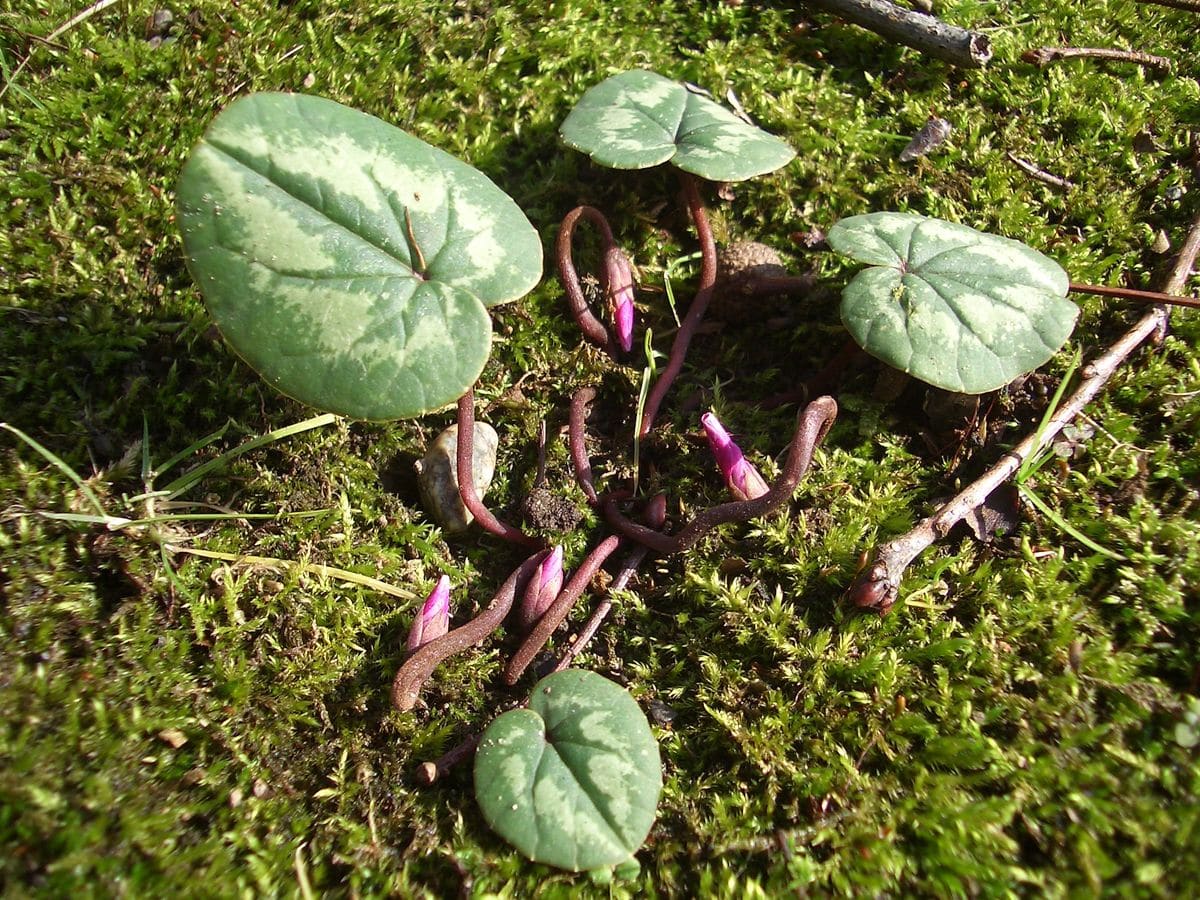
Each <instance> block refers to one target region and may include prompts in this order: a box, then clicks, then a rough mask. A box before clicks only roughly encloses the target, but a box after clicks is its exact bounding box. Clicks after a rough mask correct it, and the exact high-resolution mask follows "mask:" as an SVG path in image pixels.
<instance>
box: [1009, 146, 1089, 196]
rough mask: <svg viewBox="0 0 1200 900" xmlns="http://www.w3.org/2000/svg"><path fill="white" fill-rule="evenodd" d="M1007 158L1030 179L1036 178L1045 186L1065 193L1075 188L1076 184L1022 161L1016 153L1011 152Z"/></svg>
mask: <svg viewBox="0 0 1200 900" xmlns="http://www.w3.org/2000/svg"><path fill="white" fill-rule="evenodd" d="M1007 156H1008V158H1009V160H1010V161H1011V162H1012V164H1013V165H1014V166H1016V167H1017V168H1018V169H1020V170H1021V171H1022V172H1024V173H1025V174H1026V175H1028V176H1029V177H1031V178H1035V179H1037V180H1038V181H1040V182H1042V183H1043V184H1048V185H1050V186H1051V187H1056V188H1061V189H1062V190H1064V191H1069V190H1072V189H1073V188H1074V187H1075V182H1073V181H1069V180H1067V179H1066V178H1060V177H1059V176H1057V175H1055V174H1053V173H1051V172H1047V171H1046V170H1045V169H1040V168H1038V167H1037V166H1035V165H1034V164H1033V163H1031V162H1028V161H1026V160H1024V159H1021V157H1019V156H1017V155H1016V154H1015V153H1012V152H1009V153H1008V154H1007Z"/></svg>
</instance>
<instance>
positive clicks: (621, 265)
mask: <svg viewBox="0 0 1200 900" xmlns="http://www.w3.org/2000/svg"><path fill="white" fill-rule="evenodd" d="M604 279H605V289H606V290H607V292H608V305H609V311H610V312H611V313H612V319H613V327H614V328H615V329H616V331H617V343H619V344H620V345H621V349H622V350H624V351H625V352H626V353H628V352H629V351H630V350H632V349H633V269H632V268H631V267H630V265H629V259H628V258H627V257H626V256H625V254H624V253H622V252H621V248H620V247H610V248H609V250H608V252H607V253H605V254H604Z"/></svg>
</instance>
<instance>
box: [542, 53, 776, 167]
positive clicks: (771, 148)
mask: <svg viewBox="0 0 1200 900" xmlns="http://www.w3.org/2000/svg"><path fill="white" fill-rule="evenodd" d="M559 135H560V136H561V137H562V139H563V142H564V143H565V144H566V145H567V146H568V147H572V148H574V149H576V150H580V151H582V152H584V153H586V154H588V155H589V156H590V157H591V158H592V159H594V160H596V162H598V163H601V164H603V165H606V166H611V167H613V168H615V169H644V168H648V167H650V166H656V165H658V164H659V163H664V162H667V161H668V160H670V161H671V162H672V163H673V164H674V165H676V166H678V167H679V168H681V169H683V170H684V171H685V172H691V173H692V174H694V175H699V176H700V177H702V178H707V179H709V180H710V181H744V180H745V179H747V178H753V177H754V176H755V175H762V174H765V173H767V172H773V171H775V170H776V169H778V168H780V167H781V166H783V165H786V164H787V163H789V162H791V160H792V159H793V158H794V157H795V155H796V153H795V151H794V150H792V148H791V147H789V146H788V145H787V144H786V143H784V142H783V141H781V140H780V139H779V138H777V137H773V136H772V135H769V134H767V133H766V132H765V131H763V130H762V129H760V128H757V127H755V126H754V125H751V124H749V123H747V122H744V121H742V120H741V119H739V118H738V117H737V116H735V115H734V114H733V113H732V112H730V111H729V110H727V109H725V107H723V106H721V105H719V104H717V103H714V102H713V101H712V100H709V99H708V98H707V97H704V96H702V95H700V94H698V93H696V92H695V91H690V90H688V89H687V87H685V86H684V85H683V84H680V83H679V82H677V81H672V80H671V79H669V78H665V77H663V76H662V75H659V74H657V73H655V72H647V71H643V70H640V69H635V70H632V71H629V72H622V73H621V74H619V75H614V76H612V77H611V78H608V79H606V80H605V81H602V82H600V84H597V85H595V86H594V87H592V88H590V89H589V90H588V91H587V92H586V93H585V94H584V95H583V97H581V98H580V100H579V103H577V104H576V105H575V108H574V109H573V110H571V112H570V114H569V115H568V116H567V118H566V119H565V120H564V121H563V124H562V127H561V128H560V129H559Z"/></svg>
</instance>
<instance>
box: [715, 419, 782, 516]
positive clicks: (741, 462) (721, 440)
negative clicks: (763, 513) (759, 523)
mask: <svg viewBox="0 0 1200 900" xmlns="http://www.w3.org/2000/svg"><path fill="white" fill-rule="evenodd" d="M700 424H701V425H703V426H704V434H705V436H706V437H707V438H708V446H709V448H710V449H711V450H712V453H713V456H714V457H716V460H717V465H718V466H720V467H721V474H722V475H724V476H725V484H726V485H728V487H729V492H730V493H731V494H733V496H735V497H736V498H737V499H739V500H754V499H757V498H758V497H761V496H762V495H763V494H765V493H766V492H767V491H769V490H770V489H771V488H770V486H769V485H768V484H767V483H766V481H764V480H763V477H762V475H760V474H759V473H758V469H756V468H754V466H753V465H751V464H750V462H748V461H747V459H746V457H744V456H743V455H742V451H741V449H740V448H739V447H738V445H737V444H735V443H734V442H733V438H731V437H730V436H729V432H728V431H726V430H725V426H724V425H722V424H721V420H720V419H718V418H717V417H716V416H714V415H713V414H712V413H705V414H704V415H703V416H701V417H700Z"/></svg>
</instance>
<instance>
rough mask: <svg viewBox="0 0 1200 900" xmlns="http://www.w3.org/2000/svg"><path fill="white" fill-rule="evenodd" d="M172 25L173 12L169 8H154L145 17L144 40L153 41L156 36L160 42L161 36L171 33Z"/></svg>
mask: <svg viewBox="0 0 1200 900" xmlns="http://www.w3.org/2000/svg"><path fill="white" fill-rule="evenodd" d="M174 25H175V14H174V13H173V12H171V11H170V10H169V9H156V10H155V11H154V12H152V13H151V14H150V16H149V18H147V19H146V40H147V41H151V42H153V41H154V40H155V38H157V39H158V43H161V42H162V40H163V38H165V37H166V36H167V35H168V34H170V33H171V28H172V27H173V26H174ZM156 46H157V44H156Z"/></svg>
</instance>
